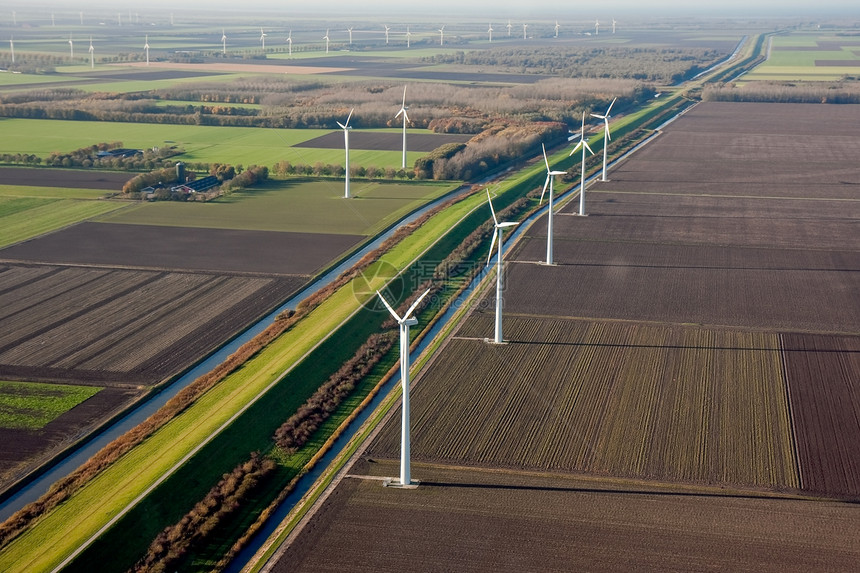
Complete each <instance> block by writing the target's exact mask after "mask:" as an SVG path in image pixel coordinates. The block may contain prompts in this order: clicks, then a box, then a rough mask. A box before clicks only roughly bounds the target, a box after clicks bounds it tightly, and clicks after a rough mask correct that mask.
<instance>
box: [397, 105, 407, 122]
mask: <svg viewBox="0 0 860 573" xmlns="http://www.w3.org/2000/svg"><path fill="white" fill-rule="evenodd" d="M401 113H406V110H405V109H403V108H402V107H401V108H400V111H398V112H397V115H395V116H394V119H397V118H398V117H400V114H401Z"/></svg>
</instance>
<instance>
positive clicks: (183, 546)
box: [132, 453, 277, 573]
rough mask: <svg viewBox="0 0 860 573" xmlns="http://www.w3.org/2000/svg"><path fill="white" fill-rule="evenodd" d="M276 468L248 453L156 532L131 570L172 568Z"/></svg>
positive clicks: (153, 571) (151, 571)
mask: <svg viewBox="0 0 860 573" xmlns="http://www.w3.org/2000/svg"><path fill="white" fill-rule="evenodd" d="M276 467H277V465H276V464H275V462H274V461H272V460H271V459H269V458H266V457H263V456H260V455H259V454H258V453H254V454H252V455H251V459H249V460H248V461H246V462H244V463H241V464H239V465H238V466H236V467H235V468H234V469H233V471H232V472H230V473H229V474H225V475H224V477H223V478H222V479H221V481H219V482H218V483H217V484H216V485H215V487H213V488H212V489H211V490H209V493H207V494H206V497H204V498H203V499H202V500H201V501H199V502H198V503H197V505H195V506H194V508H193V509H192V510H191V511H189V512H188V513H187V514H185V516H183V517H182V519H181V520H179V522H178V523H176V524H174V525H171V526H170V527H167V528H166V529H165V530H164V531H162V532H161V533H159V534H158V536H157V537H156V538H155V540H153V542H152V543H151V544H150V546H149V550H148V551H147V553H146V555H144V556H143V557H142V558H141V559H140V561H138V562H137V563H136V564H135V566H134V568H133V569H132V571H141V572H143V571H146V572H148V573H164V572H168V571H174V570H175V569H176V567H177V566H178V565H179V564H180V563H181V561H182V560H183V559H184V558H185V556H186V555H187V554H188V552H189V551H190V550H192V549H193V548H194V547H195V545H197V544H198V543H200V542H201V541H202V540H205V539H206V538H207V537H209V536H210V535H211V534H212V532H213V531H214V530H215V528H217V527H218V526H219V525H220V524H221V523H222V522H223V521H225V520H226V519H229V517H230V516H231V515H232V514H233V513H234V512H235V511H236V510H237V509H238V508H239V507H241V505H242V503H243V502H244V501H245V500H246V499H247V498H248V497H249V496H250V495H251V494H253V493H254V491H255V490H256V488H257V487H258V486H259V485H261V484H262V483H263V481H264V480H265V479H266V478H267V477H269V476H270V475H271V474H272V473H273V472H274V471H275V469H276Z"/></svg>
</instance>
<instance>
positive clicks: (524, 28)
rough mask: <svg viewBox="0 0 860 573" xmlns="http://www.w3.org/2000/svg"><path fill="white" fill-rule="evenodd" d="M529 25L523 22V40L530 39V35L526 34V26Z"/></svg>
mask: <svg viewBox="0 0 860 573" xmlns="http://www.w3.org/2000/svg"><path fill="white" fill-rule="evenodd" d="M528 27H529V25H528V24H523V40H528V36H526V28H528Z"/></svg>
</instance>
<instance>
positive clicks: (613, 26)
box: [612, 18, 618, 34]
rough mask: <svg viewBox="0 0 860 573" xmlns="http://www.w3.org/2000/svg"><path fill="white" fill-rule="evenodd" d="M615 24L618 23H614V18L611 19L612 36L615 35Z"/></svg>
mask: <svg viewBox="0 0 860 573" xmlns="http://www.w3.org/2000/svg"><path fill="white" fill-rule="evenodd" d="M617 23H618V22H616V21H615V18H613V19H612V33H613V34H614V33H615V24H617Z"/></svg>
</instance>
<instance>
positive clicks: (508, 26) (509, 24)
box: [505, 20, 513, 38]
mask: <svg viewBox="0 0 860 573" xmlns="http://www.w3.org/2000/svg"><path fill="white" fill-rule="evenodd" d="M505 28H507V29H508V38H510V37H511V28H513V26H511V21H510V20H508V25H507V26H505Z"/></svg>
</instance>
